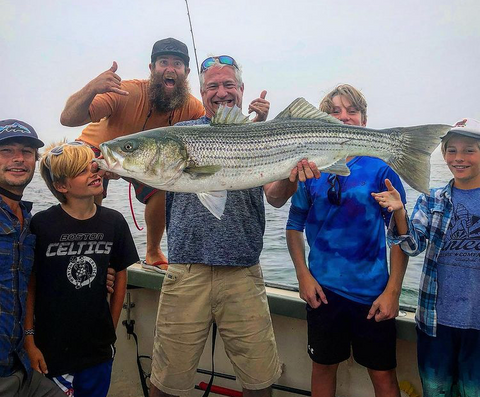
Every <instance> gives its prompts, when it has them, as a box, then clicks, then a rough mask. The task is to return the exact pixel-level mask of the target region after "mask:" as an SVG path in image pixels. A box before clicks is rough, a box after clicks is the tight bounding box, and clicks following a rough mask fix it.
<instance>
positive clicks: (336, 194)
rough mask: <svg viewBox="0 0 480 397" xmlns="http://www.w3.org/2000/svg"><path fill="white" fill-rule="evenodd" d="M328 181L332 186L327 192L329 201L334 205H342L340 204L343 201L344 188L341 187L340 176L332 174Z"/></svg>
mask: <svg viewBox="0 0 480 397" xmlns="http://www.w3.org/2000/svg"><path fill="white" fill-rule="evenodd" d="M327 181H328V183H329V184H330V188H329V189H328V191H327V198H328V201H329V202H330V204H332V205H340V202H341V200H342V188H341V186H340V181H339V180H338V176H337V175H335V174H331V175H329V177H328V179H327Z"/></svg>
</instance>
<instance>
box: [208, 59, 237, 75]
mask: <svg viewBox="0 0 480 397" xmlns="http://www.w3.org/2000/svg"><path fill="white" fill-rule="evenodd" d="M216 63H219V64H221V65H229V66H233V67H235V68H237V69H238V65H237V62H235V59H233V58H232V57H231V56H229V55H220V56H218V57H209V58H207V59H205V60H204V61H203V62H202V66H201V67H200V73H203V72H204V71H205V70H207V69H208V68H209V67H212V66H213V65H215V64H216Z"/></svg>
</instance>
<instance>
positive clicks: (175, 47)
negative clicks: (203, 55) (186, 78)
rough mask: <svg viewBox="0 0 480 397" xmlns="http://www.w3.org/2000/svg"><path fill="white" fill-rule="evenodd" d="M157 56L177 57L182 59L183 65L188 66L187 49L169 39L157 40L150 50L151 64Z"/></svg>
mask: <svg viewBox="0 0 480 397" xmlns="http://www.w3.org/2000/svg"><path fill="white" fill-rule="evenodd" d="M159 55H177V56H179V57H180V58H182V59H183V61H184V62H185V65H186V66H188V64H189V62H190V57H189V56H188V48H187V46H186V45H185V44H184V43H182V42H181V41H179V40H177V39H174V38H172V37H169V38H168V39H163V40H158V41H157V42H156V43H155V44H154V45H153V48H152V57H151V59H152V63H154V62H155V60H156V59H157V57H158V56H159Z"/></svg>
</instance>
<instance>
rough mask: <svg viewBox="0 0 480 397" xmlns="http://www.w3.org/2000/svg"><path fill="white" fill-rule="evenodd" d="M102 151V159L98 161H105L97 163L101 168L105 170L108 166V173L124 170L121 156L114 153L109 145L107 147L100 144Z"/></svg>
mask: <svg viewBox="0 0 480 397" xmlns="http://www.w3.org/2000/svg"><path fill="white" fill-rule="evenodd" d="M99 148H100V151H101V152H102V157H103V159H102V158H100V159H98V160H103V161H98V160H97V163H98V165H99V167H100V168H103V169H105V165H104V164H106V166H107V170H106V171H112V172H115V171H116V170H118V169H121V168H122V160H123V159H122V158H121V157H120V156H118V155H117V154H116V153H115V152H114V151H112V149H110V147H108V146H107V145H105V144H104V143H102V144H100V147H99Z"/></svg>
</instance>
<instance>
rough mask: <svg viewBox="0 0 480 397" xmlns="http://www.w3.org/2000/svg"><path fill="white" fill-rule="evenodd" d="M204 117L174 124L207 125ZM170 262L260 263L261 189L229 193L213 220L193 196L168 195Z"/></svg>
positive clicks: (263, 210) (263, 217) (207, 121)
mask: <svg viewBox="0 0 480 397" xmlns="http://www.w3.org/2000/svg"><path fill="white" fill-rule="evenodd" d="M209 123H210V120H209V119H208V118H207V117H205V116H204V117H202V118H200V119H198V120H191V121H184V122H180V123H177V124H176V125H195V124H209ZM166 206H167V211H166V214H167V243H168V262H169V263H201V264H205V265H212V266H216V265H225V266H252V265H256V264H258V263H259V258H260V253H261V251H262V248H263V233H264V232H265V207H264V204H263V187H256V188H252V189H245V190H234V191H228V193H227V202H226V205H225V212H224V214H223V216H222V219H221V220H218V219H217V218H215V217H214V216H213V215H212V214H211V213H210V211H209V210H208V209H206V208H205V207H204V206H203V204H202V203H201V202H200V200H199V199H198V197H197V195H196V194H194V193H172V192H167V199H166Z"/></svg>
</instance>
